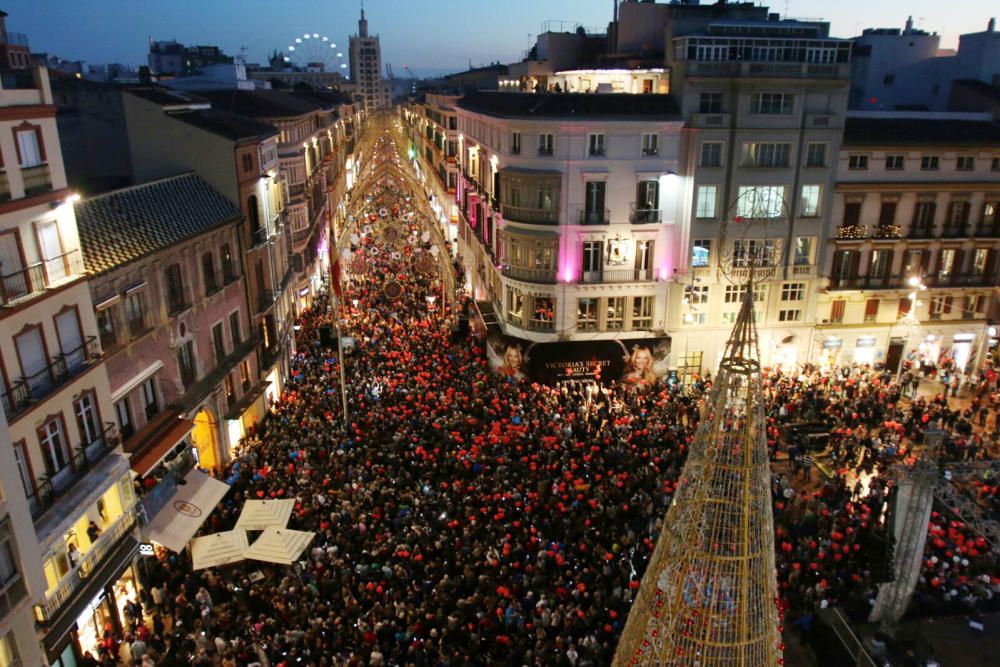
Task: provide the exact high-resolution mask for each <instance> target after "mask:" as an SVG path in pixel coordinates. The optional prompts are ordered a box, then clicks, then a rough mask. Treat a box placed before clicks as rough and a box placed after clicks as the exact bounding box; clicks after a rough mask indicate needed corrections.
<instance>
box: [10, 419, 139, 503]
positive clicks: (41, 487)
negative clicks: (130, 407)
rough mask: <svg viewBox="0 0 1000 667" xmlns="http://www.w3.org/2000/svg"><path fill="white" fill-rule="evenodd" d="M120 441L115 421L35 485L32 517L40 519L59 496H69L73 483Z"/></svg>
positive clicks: (29, 497)
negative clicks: (63, 464) (60, 466)
mask: <svg viewBox="0 0 1000 667" xmlns="http://www.w3.org/2000/svg"><path fill="white" fill-rule="evenodd" d="M119 444H121V438H120V437H119V435H118V426H117V425H115V424H112V423H107V424H105V425H104V430H103V431H101V433H100V434H99V435H98V436H97V437H96V438H94V440H93V442H89V443H87V444H84V445H81V446H80V447H79V448H77V450H76V453H75V454H74V455H73V457H72V458H71V459H70V460H69V462H68V463H67V464H66V465H65V466H63V467H62V468H60V469H59V470H57V471H56V472H54V473H53V474H52V475H51V476H50V477H49V478H48V479H42V480H40V481H39V482H38V484H36V485H35V490H34V491H33V492H32V493H31V494H29V495H28V509H29V510H30V511H31V518H32V519H35V520H37V519H39V518H41V516H42V515H43V514H45V512H46V511H47V510H48V509H49V508H51V507H52V506H53V505H55V503H56V501H57V500H58V499H59V498H61V497H62V496H64V495H66V493H67V492H68V491H69V490H70V489H71V488H73V485H74V484H76V483H77V482H78V481H80V480H81V479H83V478H84V476H86V475H87V473H89V472H90V471H91V470H93V468H94V466H96V465H97V464H98V463H100V462H101V460H102V459H103V458H104V457H105V456H107V455H108V453H109V452H111V451H112V450H114V448H115V447H117V446H118V445H119Z"/></svg>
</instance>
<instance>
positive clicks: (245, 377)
mask: <svg viewBox="0 0 1000 667" xmlns="http://www.w3.org/2000/svg"><path fill="white" fill-rule="evenodd" d="M252 381H253V380H252V378H251V375H250V362H249V361H248V360H246V359H244V360H243V361H241V362H240V386H242V387H243V391H244V392H247V391H250V383H251V382H252Z"/></svg>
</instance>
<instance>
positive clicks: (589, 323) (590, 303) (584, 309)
mask: <svg viewBox="0 0 1000 667" xmlns="http://www.w3.org/2000/svg"><path fill="white" fill-rule="evenodd" d="M576 328H577V330H579V331H595V330H596V329H597V299H577V302H576Z"/></svg>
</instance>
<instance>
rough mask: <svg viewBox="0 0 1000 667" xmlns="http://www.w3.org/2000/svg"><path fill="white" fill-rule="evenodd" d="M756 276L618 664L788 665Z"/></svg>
mask: <svg viewBox="0 0 1000 667" xmlns="http://www.w3.org/2000/svg"><path fill="white" fill-rule="evenodd" d="M753 273H754V271H753V270H752V269H751V270H750V271H749V276H750V279H749V280H748V281H747V282H746V284H745V288H746V293H745V294H744V295H743V300H742V307H741V309H740V312H739V315H738V317H737V320H736V325H735V327H734V328H733V331H732V333H731V334H730V337H729V340H728V342H727V343H726V351H725V355H724V356H723V359H722V362H721V363H720V364H719V371H718V374H717V375H716V380H715V384H714V385H713V387H712V390H711V393H710V394H709V399H708V402H707V403H706V407H705V412H704V414H703V415H702V420H701V423H700V425H699V427H698V431H697V433H696V434H695V439H694V443H693V444H692V447H691V452H690V455H689V457H688V460H687V462H686V463H685V465H684V469H683V471H682V473H681V480H680V483H679V485H678V488H677V492H676V494H675V496H674V500H673V503H672V504H671V506H670V509H669V510H668V511H667V516H666V519H665V521H664V526H663V530H662V532H661V534H660V537H659V540H658V541H657V544H656V548H655V549H654V551H653V555H652V557H651V559H650V562H649V567H648V568H647V570H646V574H645V576H643V579H642V582H641V584H640V586H639V590H638V594H637V596H636V599H635V601H634V603H633V605H632V610H631V612H630V613H629V617H628V621H627V623H626V624H625V629H624V631H623V633H622V637H621V639H620V641H619V644H618V648H617V651H616V653H615V660H614V664H615V665H616V666H621V667H624V666H625V665H649V666H652V665H674V666H677V667H680V666H685V667H695V666H698V667H709V666H716V665H731V666H733V667H759V666H762V665H780V664H782V663H783V659H782V648H783V647H782V645H781V633H780V630H779V616H780V613H779V612H780V609H779V605H778V592H777V590H778V589H777V581H776V575H775V561H774V517H773V515H772V512H771V490H770V468H769V464H768V451H767V438H766V432H765V429H766V420H765V414H764V397H763V395H762V387H761V374H760V361H759V359H760V355H759V351H758V341H757V327H756V324H755V323H754V310H753V305H754V298H753V291H754V290H753V288H754V285H753Z"/></svg>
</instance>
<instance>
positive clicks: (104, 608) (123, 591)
mask: <svg viewBox="0 0 1000 667" xmlns="http://www.w3.org/2000/svg"><path fill="white" fill-rule="evenodd" d="M138 599H139V579H138V576H137V574H136V570H135V563H134V562H133V563H130V564H129V565H128V566H127V567H126V568H125V570H124V571H123V572H122V573H121V576H120V577H118V580H117V581H115V582H114V583H113V584H111V585H109V586H107V587H105V588H104V589H103V590H102V591H101V592H100V593H98V594H97V595H96V596H94V598H93V599H91V600H90V601H89V602H88V603H87V604H86V605H85V606H84V609H83V611H81V612H80V615H79V616H78V617H77V619H76V633H75V634H76V644H77V646H78V648H79V652H80V653H79V654H80V655H81V656H82V655H84V654H86V653H90V654H91V655H92V656H96V655H97V653H98V650H99V648H98V644H99V643H100V641H101V639H102V637H103V636H104V633H105V631H108V630H110V631H111V632H112V633H115V634H119V633H122V631H123V630H124V629H125V628H127V627H128V619H127V618H126V617H125V605H126V603H128V601H129V600H138ZM64 653H65V651H64Z"/></svg>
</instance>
